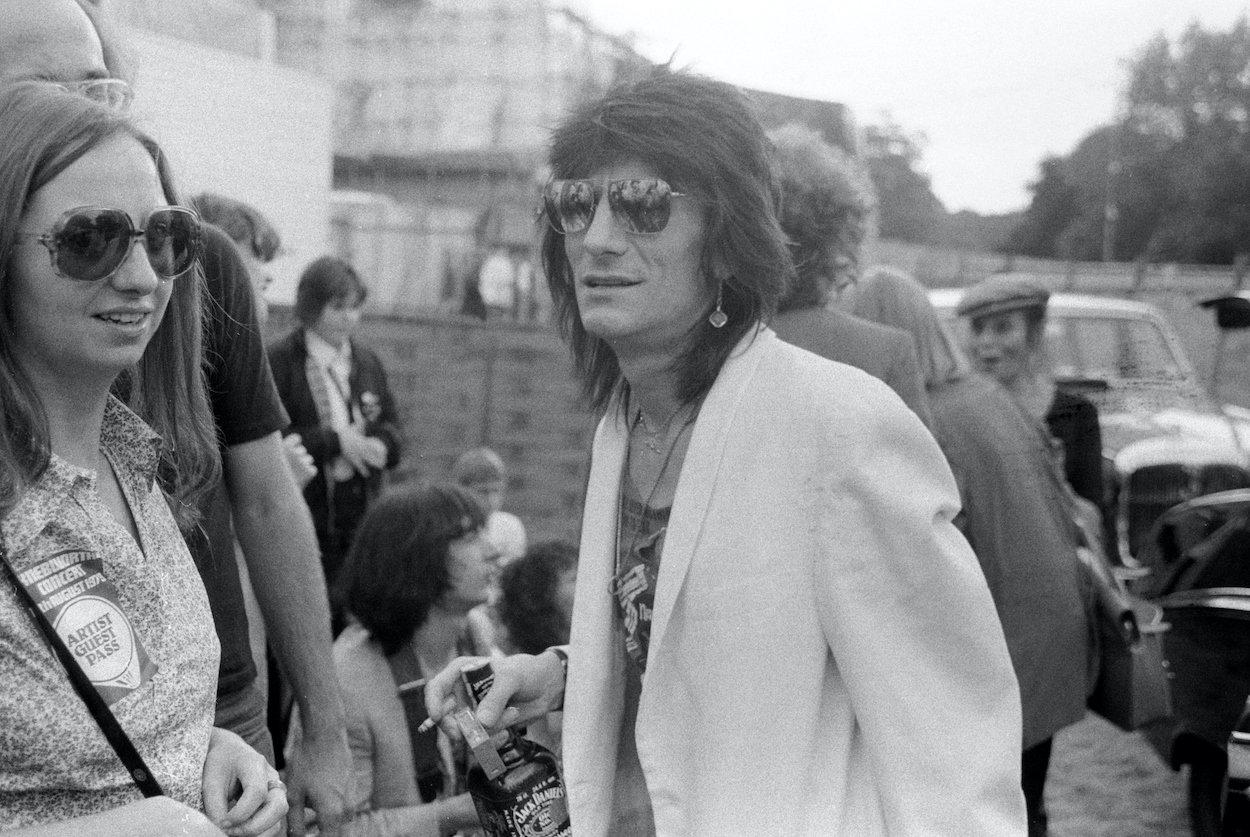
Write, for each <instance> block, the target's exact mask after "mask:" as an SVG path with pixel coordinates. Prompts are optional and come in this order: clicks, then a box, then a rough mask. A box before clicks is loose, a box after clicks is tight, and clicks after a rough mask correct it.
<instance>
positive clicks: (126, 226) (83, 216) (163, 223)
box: [53, 208, 199, 282]
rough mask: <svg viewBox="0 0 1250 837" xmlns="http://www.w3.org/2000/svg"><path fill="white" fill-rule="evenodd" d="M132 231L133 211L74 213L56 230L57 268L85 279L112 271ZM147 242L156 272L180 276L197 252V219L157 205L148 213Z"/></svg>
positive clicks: (122, 256)
mask: <svg viewBox="0 0 1250 837" xmlns="http://www.w3.org/2000/svg"><path fill="white" fill-rule="evenodd" d="M134 232H135V230H134V226H133V225H132V224H131V221H130V216H128V215H127V214H126V213H125V212H123V211H121V210H120V209H82V210H79V211H77V212H74V213H73V214H71V215H69V216H68V217H66V218H65V219H63V220H62V221H61V224H60V226H59V228H58V229H57V230H56V231H55V232H54V234H53V238H54V246H55V254H56V269H57V271H58V272H59V273H60V274H61V275H62V276H68V277H69V278H71V279H80V280H82V281H85V282H92V281H95V280H97V279H103V278H104V277H106V276H110V275H112V274H113V273H114V272H115V271H116V270H117V269H118V267H119V266H120V265H121V263H122V262H123V261H125V260H126V255H127V254H128V253H129V252H130V243H131V241H132V240H133V239H134ZM143 244H144V249H145V250H146V252H147V258H148V263H149V264H151V265H152V270H153V272H155V273H156V275H157V276H160V277H162V278H164V279H172V278H174V277H175V276H180V275H181V274H183V273H186V272H187V271H188V270H189V269H190V268H191V266H192V265H193V264H194V263H195V259H196V256H197V255H198V251H199V247H198V245H199V221H198V219H197V218H196V216H195V215H194V214H193V213H192V212H189V211H188V210H186V209H181V208H170V209H158V210H156V211H155V212H153V213H152V214H151V215H150V216H148V220H147V226H146V227H145V228H144V233H143Z"/></svg>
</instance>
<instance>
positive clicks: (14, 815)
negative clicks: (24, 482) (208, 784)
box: [0, 397, 220, 830]
mask: <svg viewBox="0 0 1250 837" xmlns="http://www.w3.org/2000/svg"><path fill="white" fill-rule="evenodd" d="M159 448H160V439H159V438H158V437H157V436H156V435H155V434H154V433H152V431H151V430H150V429H149V428H148V427H147V425H145V424H144V423H143V422H142V421H140V420H139V418H138V417H137V416H135V415H134V414H133V413H132V412H130V411H129V410H128V409H126V407H124V406H123V405H122V404H121V402H119V401H117V400H115V399H113V398H111V397H110V399H109V402H108V405H107V407H106V408H105V413H104V423H103V427H102V432H101V437H100V449H101V450H102V451H103V453H104V455H105V456H106V457H107V459H108V462H109V463H110V464H111V465H112V468H113V471H114V472H115V473H116V474H117V477H118V482H119V484H120V485H121V489H122V493H123V496H124V497H125V500H126V503H127V505H128V506H129V508H130V513H131V516H132V517H133V518H134V522H135V527H136V529H137V531H138V535H139V540H138V543H136V542H135V539H134V538H132V537H131V535H130V532H129V531H127V529H126V528H125V527H124V526H122V525H121V524H119V523H118V522H117V521H116V520H115V519H114V518H113V516H112V514H111V513H110V512H109V510H108V509H107V508H106V507H105V505H104V503H103V502H102V501H101V499H100V496H99V494H98V493H97V491H96V473H95V472H94V471H89V470H84V469H81V468H77V467H75V466H73V465H70V464H69V463H67V462H66V461H64V460H63V459H60V458H58V457H57V456H56V455H55V454H54V455H53V456H52V460H51V462H50V463H49V466H48V469H47V471H46V472H45V473H44V475H43V476H42V477H41V478H40V479H39V481H38V482H37V483H36V484H35V485H33V486H31V487H30V488H29V489H28V490H27V491H26V493H25V495H24V496H23V497H22V499H21V501H20V502H19V503H18V505H17V507H16V508H15V509H14V510H13V512H12V513H11V514H10V515H9V516H8V517H7V518H5V519H4V520H3V521H2V522H0V532H2V533H3V536H4V546H5V547H6V549H7V554H8V559H9V563H10V564H11V565H12V567H13V569H14V570H15V572H16V573H17V575H18V578H19V579H20V580H21V582H22V583H23V584H24V585H25V586H26V588H27V590H29V591H30V593H31V595H32V597H33V598H34V599H35V601H36V603H37V604H38V605H39V608H40V609H41V610H42V611H44V613H45V614H46V615H47V617H48V620H49V621H50V622H51V623H52V624H53V626H54V627H55V629H56V631H57V633H58V634H59V635H60V636H61V637H62V638H63V639H64V640H65V642H66V645H67V646H68V647H69V648H70V650H71V652H72V653H73V654H74V657H75V659H76V660H78V661H79V663H80V664H81V665H82V667H83V669H84V671H85V672H86V673H87V675H88V677H90V679H91V681H92V682H93V683H94V684H95V686H96V688H97V690H98V691H99V692H100V695H101V696H102V697H103V698H104V699H105V701H106V702H107V703H108V704H109V705H110V707H111V708H112V711H113V714H114V715H115V716H116V717H117V719H118V721H119V722H120V723H121V725H122V727H123V728H124V729H125V731H126V733H127V735H128V736H129V737H130V739H131V741H132V742H133V743H134V745H135V747H136V748H137V749H138V751H139V753H140V754H141V755H142V756H143V758H144V761H146V762H147V765H148V767H149V769H150V770H151V771H152V774H153V776H154V777H155V778H156V780H157V781H158V782H160V784H161V787H162V788H163V789H164V791H165V793H166V794H167V795H168V796H170V797H171V798H173V799H176V800H178V801H180V802H183V803H185V804H187V805H189V806H191V807H193V808H197V809H198V808H199V807H200V805H201V775H202V771H203V767H204V758H205V754H206V753H207V752H208V739H209V732H210V730H211V728H212V721H213V705H214V695H215V691H216V682H217V662H218V656H219V652H220V649H219V646H218V643H217V636H216V634H215V633H214V631H213V622H212V616H211V614H210V612H209V608H208V599H207V597H206V596H205V594H204V587H203V584H202V583H201V582H200V577H199V574H198V573H197V572H196V569H195V565H194V564H193V563H192V562H191V556H190V554H189V553H188V552H187V548H186V544H185V542H184V541H183V539H182V535H181V534H180V533H179V531H178V527H177V525H176V524H175V523H174V519H173V515H172V514H170V511H169V507H168V506H167V505H166V503H165V499H164V497H163V495H162V494H161V492H160V489H159V488H157V487H156V486H155V483H154V477H155V474H156V465H157V459H158V451H159ZM0 682H3V683H4V684H5V686H4V688H3V689H2V690H0V718H2V719H3V723H2V724H0V754H3V757H2V758H0V830H3V829H6V828H14V827H19V826H24V825H32V824H38V823H47V822H55V821H60V820H65V819H70V818H72V817H77V816H83V815H86V814H92V813H98V812H101V811H105V810H108V809H110V808H114V807H117V806H119V805H124V804H126V803H129V802H134V801H136V800H138V799H140V798H141V794H140V793H139V791H138V789H137V788H136V787H135V785H134V783H133V782H132V781H131V779H130V776H129V775H128V774H127V773H126V771H125V769H124V768H123V766H122V764H121V761H120V760H119V759H118V757H117V755H116V754H115V753H114V752H113V749H112V747H111V746H110V745H109V743H108V740H107V739H106V738H105V737H104V735H103V733H102V732H101V731H100V728H99V726H98V725H97V724H96V721H95V719H94V718H92V716H91V713H90V712H89V711H88V709H87V707H86V705H85V704H84V703H83V702H82V700H81V699H80V698H79V697H78V694H77V693H76V692H75V691H74V687H73V686H72V684H71V683H70V680H69V678H68V676H67V675H66V674H65V670H64V669H63V668H62V666H61V664H60V662H59V661H58V660H57V658H56V657H55V656H54V655H53V653H52V651H51V650H50V649H49V648H48V646H47V644H46V642H45V641H44V639H43V635H42V633H41V632H40V630H39V628H38V626H37V625H36V624H35V622H34V621H33V620H32V618H31V615H30V613H29V612H28V611H27V610H26V609H25V608H24V607H23V605H22V604H21V600H20V599H19V598H18V595H17V593H16V591H14V590H13V588H12V586H11V585H10V584H7V583H3V582H0Z"/></svg>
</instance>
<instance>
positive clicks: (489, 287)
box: [477, 247, 517, 320]
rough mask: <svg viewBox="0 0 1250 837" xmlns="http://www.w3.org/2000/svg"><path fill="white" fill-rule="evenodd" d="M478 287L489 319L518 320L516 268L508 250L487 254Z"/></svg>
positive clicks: (502, 249) (496, 249)
mask: <svg viewBox="0 0 1250 837" xmlns="http://www.w3.org/2000/svg"><path fill="white" fill-rule="evenodd" d="M477 287H478V291H480V292H481V294H482V302H483V303H485V305H486V312H487V316H488V318H489V319H492V320H513V319H516V304H517V277H516V266H515V265H514V264H513V263H512V254H510V253H509V252H508V251H507V249H506V248H503V247H496V248H494V249H493V250H491V251H490V252H489V253H487V254H486V257H485V258H484V259H483V260H482V267H481V270H480V271H479V272H478V281H477Z"/></svg>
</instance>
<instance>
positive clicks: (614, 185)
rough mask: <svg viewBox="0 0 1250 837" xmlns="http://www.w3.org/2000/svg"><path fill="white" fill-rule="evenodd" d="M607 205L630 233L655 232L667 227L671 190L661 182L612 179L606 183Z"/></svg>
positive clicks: (671, 200) (670, 206) (670, 205)
mask: <svg viewBox="0 0 1250 837" xmlns="http://www.w3.org/2000/svg"><path fill="white" fill-rule="evenodd" d="M608 206H610V207H612V214H613V215H614V216H615V217H616V218H617V219H618V220H619V221H620V222H621V223H622V224H624V225H625V229H627V230H629V231H630V232H632V233H643V234H650V233H658V232H660V231H661V230H663V229H664V228H665V227H666V226H668V216H669V212H670V211H671V210H672V207H673V190H672V188H671V187H670V186H669V185H668V184H667V183H665V182H664V181H663V180H657V179H654V178H651V179H646V180H613V181H612V182H611V183H609V184H608Z"/></svg>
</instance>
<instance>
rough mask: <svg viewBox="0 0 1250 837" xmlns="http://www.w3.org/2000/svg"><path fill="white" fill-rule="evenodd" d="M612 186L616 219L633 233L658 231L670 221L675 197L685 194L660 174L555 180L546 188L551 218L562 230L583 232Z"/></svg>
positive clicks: (545, 205)
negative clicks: (658, 175)
mask: <svg viewBox="0 0 1250 837" xmlns="http://www.w3.org/2000/svg"><path fill="white" fill-rule="evenodd" d="M605 185H606V188H607V190H608V208H609V209H610V210H611V211H612V219H613V220H614V221H615V222H616V223H617V224H618V225H619V226H620V227H621V229H623V230H625V231H626V232H629V233H634V234H635V235H654V234H656V233H658V232H660V231H662V230H663V229H664V228H665V227H666V226H667V225H668V216H669V213H670V212H671V211H672V209H673V198H683V197H685V196H686V195H685V193H684V192H674V191H673V187H672V186H669V185H668V183H667V182H665V181H663V180H660V179H659V178H658V177H644V178H629V179H623V180H609V181H608V182H607V183H606V184H604V185H601V184H599V183H596V182H594V181H593V180H552V181H551V182H550V183H548V184H547V187H546V188H545V189H544V190H543V208H544V209H545V210H546V214H547V222H548V223H550V224H551V228H552V229H553V230H555V231H556V232H558V233H565V234H567V233H579V232H582V231H583V230H585V229H587V228H588V227H589V226H590V224H591V222H592V221H594V219H595V208H596V207H597V206H598V205H599V200H600V199H601V198H602V197H603V190H604V186H605Z"/></svg>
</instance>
